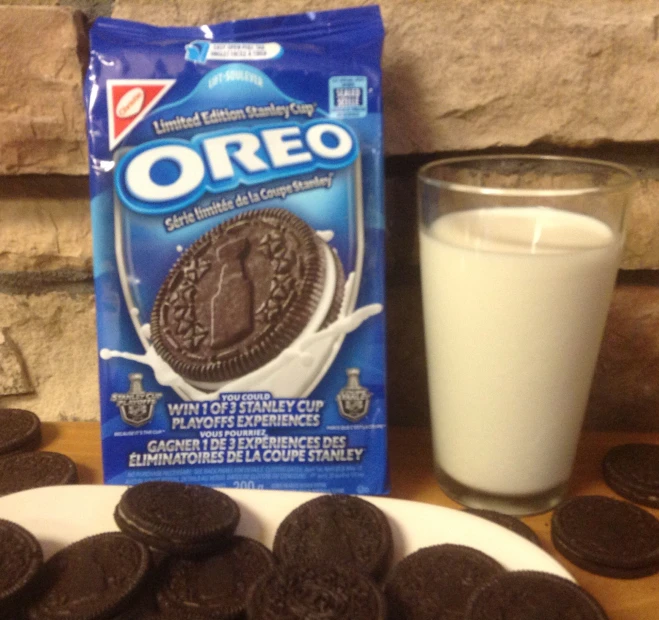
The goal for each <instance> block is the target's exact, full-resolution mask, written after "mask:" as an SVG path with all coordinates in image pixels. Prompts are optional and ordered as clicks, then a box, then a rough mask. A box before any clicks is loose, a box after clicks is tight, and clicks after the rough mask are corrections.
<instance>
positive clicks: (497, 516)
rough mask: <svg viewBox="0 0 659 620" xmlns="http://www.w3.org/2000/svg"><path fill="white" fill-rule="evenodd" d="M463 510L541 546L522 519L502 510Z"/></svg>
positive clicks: (536, 536)
mask: <svg viewBox="0 0 659 620" xmlns="http://www.w3.org/2000/svg"><path fill="white" fill-rule="evenodd" d="M464 512H466V513H468V514H470V515H475V516H477V517H481V518H482V519H487V520H488V521H492V523H496V524H497V525H500V526H501V527H505V528H506V529H508V530H510V531H511V532H515V534H518V535H519V536H522V537H524V538H526V540H528V541H529V542H532V543H533V544H534V545H538V547H541V546H542V545H541V544H540V539H539V538H538V535H537V534H536V533H535V532H534V531H533V530H532V529H531V528H530V527H529V526H528V525H526V523H524V521H521V520H520V519H518V518H517V517H513V516H512V515H507V514H503V513H502V512H497V511H496V510H484V509H481V508H465V509H464Z"/></svg>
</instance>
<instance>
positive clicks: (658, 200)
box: [622, 170, 659, 325]
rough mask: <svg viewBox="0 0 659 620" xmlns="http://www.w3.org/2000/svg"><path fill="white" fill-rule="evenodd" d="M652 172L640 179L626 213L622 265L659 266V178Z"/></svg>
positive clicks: (658, 267)
mask: <svg viewBox="0 0 659 620" xmlns="http://www.w3.org/2000/svg"><path fill="white" fill-rule="evenodd" d="M653 172H654V174H651V175H648V176H646V177H645V178H643V179H642V180H641V182H640V183H639V185H638V187H637V191H636V192H635V195H634V198H633V201H632V205H631V208H630V209H629V212H628V214H627V239H626V242H625V252H624V255H623V258H622V268H623V269H659V209H658V208H657V206H658V205H659V180H658V179H657V178H656V172H657V171H656V170H655V171H653ZM658 325H659V324H658Z"/></svg>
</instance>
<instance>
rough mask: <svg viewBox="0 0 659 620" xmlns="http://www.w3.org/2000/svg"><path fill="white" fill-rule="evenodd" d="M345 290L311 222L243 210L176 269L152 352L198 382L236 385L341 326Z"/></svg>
mask: <svg viewBox="0 0 659 620" xmlns="http://www.w3.org/2000/svg"><path fill="white" fill-rule="evenodd" d="M329 276H331V277H329ZM328 287H331V290H329V291H328ZM343 289H344V274H343V268H342V267H341V263H340V260H338V257H337V256H336V253H335V252H332V251H331V250H330V249H329V246H327V244H326V243H325V242H324V241H322V240H321V239H320V238H319V237H318V235H317V234H316V232H315V231H314V230H313V229H312V228H311V227H310V226H309V225H308V224H306V222H304V221H303V220H301V219H300V218H299V217H297V216H295V215H293V214H292V213H290V212H289V211H286V210H284V209H261V210H255V211H249V212H245V213H241V214H240V215H238V216H236V217H233V218H231V219H229V220H227V221H225V222H224V223H222V224H220V225H219V226H217V227H216V228H214V229H212V230H210V231H209V232H207V233H206V234H204V235H203V236H202V237H200V238H199V239H198V240H197V241H195V242H194V243H193V244H192V245H191V246H190V247H189V248H188V249H187V250H186V251H185V252H183V254H182V255H181V256H180V258H179V259H178V261H177V262H176V263H175V264H174V266H173V267H172V269H171V270H170V272H169V274H168V276H167V278H166V279H165V281H164V283H163V284H162V286H161V288H160V291H159V292H158V295H157V296H156V300H155V303H154V306H153V310H152V314H151V337H152V340H153V345H154V347H155V350H156V352H157V353H158V355H160V357H161V358H162V359H163V360H165V361H166V362H167V363H168V364H169V365H170V366H171V367H172V369H173V370H174V371H175V372H176V373H178V374H179V375H180V376H181V377H183V378H185V379H187V380H189V381H197V382H209V383H215V382H221V381H227V380H230V379H234V378H236V377H240V376H243V375H245V374H247V373H249V372H251V371H253V370H255V369H257V368H259V367H261V366H263V365H264V364H266V363H267V362H269V361H270V360H272V359H274V358H275V357H277V355H279V354H280V353H281V352H282V351H283V350H284V349H286V348H287V347H289V346H290V345H291V343H293V342H294V341H295V340H296V338H298V337H299V336H300V335H301V334H302V333H303V332H304V331H305V330H313V331H317V330H318V328H320V327H321V326H323V327H324V326H326V325H327V324H329V323H330V322H332V321H334V320H335V319H336V317H337V316H338V313H339V310H340V307H341V301H342V298H343Z"/></svg>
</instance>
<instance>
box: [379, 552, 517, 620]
mask: <svg viewBox="0 0 659 620" xmlns="http://www.w3.org/2000/svg"><path fill="white" fill-rule="evenodd" d="M504 571H505V569H504V568H503V566H501V564H499V562H497V561H496V560H495V559H493V558H491V557H490V556H488V555H486V554H485V553H483V552H481V551H478V550H477V549H472V548H471V547H465V546H462V545H453V544H443V545H434V546H432V547H424V548H422V549H419V550H418V551H415V552H414V553H412V554H410V555H408V556H407V557H405V558H404V559H403V560H401V561H400V562H399V563H398V564H397V565H396V566H395V567H394V568H393V570H392V571H391V574H390V575H389V577H388V578H387V582H386V584H385V589H384V592H385V596H386V599H387V606H388V609H389V613H390V615H391V617H392V618H396V620H455V619H457V618H460V619H461V618H462V614H463V613H464V611H465V609H466V607H467V601H468V600H469V597H470V596H471V595H472V594H473V592H474V591H475V590H476V588H478V587H479V586H481V585H483V584H484V583H486V582H487V581H489V580H490V579H492V578H493V577H496V576H498V575H501V574H502V573H504Z"/></svg>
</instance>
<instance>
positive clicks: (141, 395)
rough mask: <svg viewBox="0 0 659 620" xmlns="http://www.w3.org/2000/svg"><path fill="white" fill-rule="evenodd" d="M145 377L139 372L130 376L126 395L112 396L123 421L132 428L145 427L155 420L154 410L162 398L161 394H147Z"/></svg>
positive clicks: (116, 394) (117, 394)
mask: <svg viewBox="0 0 659 620" xmlns="http://www.w3.org/2000/svg"><path fill="white" fill-rule="evenodd" d="M143 378H144V375H142V374H140V373H139V372H135V373H131V374H129V375H128V380H129V381H130V387H129V388H128V392H126V393H121V392H119V393H115V394H112V397H111V399H110V400H112V402H113V403H116V405H117V407H119V411H120V412H121V419H122V420H123V421H124V422H125V423H126V424H130V425H131V426H144V425H145V424H146V423H147V422H149V421H150V420H151V418H153V410H154V408H155V406H156V403H157V402H158V400H160V399H161V398H162V394H161V393H160V392H145V391H144V387H143V386H142V379H143Z"/></svg>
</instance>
